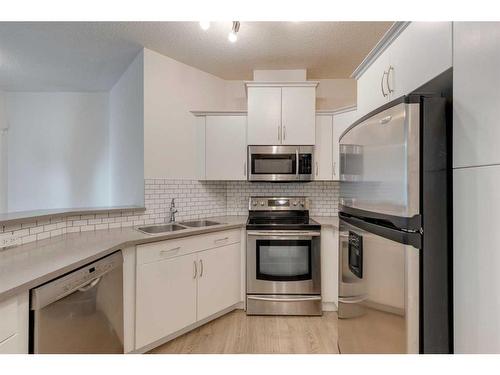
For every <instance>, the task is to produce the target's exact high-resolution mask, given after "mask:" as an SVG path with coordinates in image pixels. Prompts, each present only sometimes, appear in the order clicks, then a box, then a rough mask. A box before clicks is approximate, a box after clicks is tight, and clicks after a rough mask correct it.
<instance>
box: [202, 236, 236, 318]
mask: <svg viewBox="0 0 500 375" xmlns="http://www.w3.org/2000/svg"><path fill="white" fill-rule="evenodd" d="M198 265H199V268H198V269H199V276H198V315H197V320H202V319H205V318H207V317H209V316H210V315H213V314H215V313H217V312H219V311H222V310H224V309H225V308H228V307H229V306H232V305H234V304H236V303H238V302H240V273H241V272H240V244H239V243H235V244H232V245H227V246H223V247H219V248H215V249H211V250H207V251H203V252H201V253H199V261H198Z"/></svg>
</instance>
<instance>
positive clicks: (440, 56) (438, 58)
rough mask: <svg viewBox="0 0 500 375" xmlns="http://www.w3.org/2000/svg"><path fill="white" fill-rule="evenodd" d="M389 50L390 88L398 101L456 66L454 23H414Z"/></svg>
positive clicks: (391, 97)
mask: <svg viewBox="0 0 500 375" xmlns="http://www.w3.org/2000/svg"><path fill="white" fill-rule="evenodd" d="M388 51H389V63H390V65H389V68H388V70H387V73H388V87H387V89H388V91H389V93H390V99H396V98H398V97H400V96H402V95H406V94H408V93H410V92H412V91H414V90H415V89H417V88H418V87H420V86H421V85H423V84H424V83H426V82H428V81H430V80H431V79H432V78H434V77H436V76H438V75H439V74H440V73H442V72H444V71H445V70H446V69H448V68H450V67H451V66H452V58H453V55H452V23H451V22H412V23H410V24H409V25H408V27H407V28H406V29H405V30H404V31H403V32H402V33H401V35H399V36H398V37H397V38H396V40H394V42H393V43H392V44H391V45H390V46H389V48H388Z"/></svg>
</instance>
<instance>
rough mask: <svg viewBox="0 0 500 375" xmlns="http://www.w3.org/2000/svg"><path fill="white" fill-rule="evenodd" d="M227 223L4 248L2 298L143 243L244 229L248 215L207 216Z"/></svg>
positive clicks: (83, 235)
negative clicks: (152, 233)
mask: <svg viewBox="0 0 500 375" xmlns="http://www.w3.org/2000/svg"><path fill="white" fill-rule="evenodd" d="M207 219H210V220H215V221H219V222H221V223H223V224H220V225H214V226H210V227H201V228H189V229H186V230H181V231H176V232H169V233H165V234H156V235H149V234H144V233H142V232H139V231H138V230H136V229H134V228H132V227H128V228H121V229H109V230H97V231H89V232H80V233H68V234H63V235H61V236H57V237H53V238H50V239H46V240H41V241H36V242H31V243H28V244H25V245H21V246H17V247H15V248H12V249H7V250H3V251H0V301H2V300H4V299H6V298H9V297H11V296H14V295H17V294H19V293H22V292H25V291H27V290H29V289H32V288H34V287H36V286H38V285H41V284H43V283H46V282H48V281H50V280H52V279H55V278H57V277H59V276H62V275H64V274H65V273H67V272H70V271H72V270H74V269H76V268H79V267H82V266H84V265H86V264H88V263H91V262H93V261H95V260H97V259H99V258H101V257H103V256H106V255H108V254H111V253H112V252H114V251H117V250H120V249H123V248H126V247H130V246H136V245H139V244H144V243H149V242H157V241H164V240H170V239H174V238H180V237H188V236H193V235H197V234H204V233H210V232H218V231H223V230H228V229H236V228H241V227H243V226H244V225H245V224H246V220H247V216H218V217H210V218H207Z"/></svg>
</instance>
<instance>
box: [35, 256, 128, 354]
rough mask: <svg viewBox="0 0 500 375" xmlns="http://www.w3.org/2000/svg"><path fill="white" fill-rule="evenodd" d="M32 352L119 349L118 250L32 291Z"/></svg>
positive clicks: (120, 278)
mask: <svg viewBox="0 0 500 375" xmlns="http://www.w3.org/2000/svg"><path fill="white" fill-rule="evenodd" d="M30 319H31V321H30V323H31V324H30V331H31V334H30V352H31V353H96V354H97V353H123V256H122V253H121V251H118V252H116V253H113V254H111V255H109V256H107V257H105V258H102V259H100V260H98V261H96V262H93V263H91V264H88V265H86V266H84V267H82V268H79V269H77V270H75V271H73V272H71V273H69V274H67V275H65V276H62V277H60V278H58V279H55V280H53V281H50V282H48V283H47V284H44V285H42V286H40V287H38V288H35V289H32V290H31V316H30Z"/></svg>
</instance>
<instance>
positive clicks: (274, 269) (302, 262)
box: [247, 231, 321, 294]
mask: <svg viewBox="0 0 500 375" xmlns="http://www.w3.org/2000/svg"><path fill="white" fill-rule="evenodd" d="M320 272H321V265H320V232H319V231H248V232H247V293H249V294H320V293H321V274H320Z"/></svg>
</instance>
